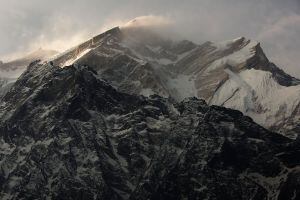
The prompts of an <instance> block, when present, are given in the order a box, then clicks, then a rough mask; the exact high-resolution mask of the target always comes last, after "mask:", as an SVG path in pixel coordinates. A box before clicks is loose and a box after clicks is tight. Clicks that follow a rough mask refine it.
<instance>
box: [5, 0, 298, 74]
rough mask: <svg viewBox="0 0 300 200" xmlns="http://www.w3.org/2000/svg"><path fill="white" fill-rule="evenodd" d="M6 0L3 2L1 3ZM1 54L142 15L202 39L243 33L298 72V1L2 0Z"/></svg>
mask: <svg viewBox="0 0 300 200" xmlns="http://www.w3.org/2000/svg"><path fill="white" fill-rule="evenodd" d="M1 1H2V2H1ZM0 2H1V7H0V44H1V47H0V58H5V57H6V58H9V57H8V55H10V57H11V56H16V53H24V52H27V51H29V50H33V49H35V48H39V47H44V48H52V49H57V50H60V51H62V50H63V49H65V48H68V47H71V46H72V45H75V44H77V43H79V42H81V41H83V40H85V39H87V38H89V37H90V36H91V35H95V34H98V33H99V32H101V31H103V30H105V29H108V28H110V27H112V26H116V25H122V24H124V23H125V22H127V21H129V20H131V19H133V18H135V17H137V16H144V15H155V16H160V17H164V18H166V19H169V20H171V21H172V22H174V26H173V29H172V30H173V32H175V33H176V34H178V35H181V37H182V38H186V39H191V40H193V41H195V42H198V43H201V42H205V41H207V40H211V41H221V40H227V39H231V38H235V37H238V36H245V37H247V38H251V39H254V40H258V41H260V42H261V43H262V46H263V48H264V50H265V52H266V54H267V55H268V57H269V58H270V59H271V60H272V61H274V62H275V63H276V64H278V65H279V66H281V67H283V68H284V69H285V70H286V71H287V72H289V73H291V74H292V75H294V76H297V77H300V70H299V64H298V63H299V58H300V46H299V45H300V40H299V39H298V37H299V35H300V3H299V0H285V1H282V0H188V1H182V0H151V1H148V0H118V1H117V0H115V1H102V0H86V1H83V0H64V1H62V0H52V1H46V0H26V1H20V0H10V1H6V0H0Z"/></svg>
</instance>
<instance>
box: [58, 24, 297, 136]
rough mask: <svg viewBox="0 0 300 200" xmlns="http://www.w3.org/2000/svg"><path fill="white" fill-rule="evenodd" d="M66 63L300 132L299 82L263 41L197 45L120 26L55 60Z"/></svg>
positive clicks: (121, 84) (135, 87)
mask: <svg viewBox="0 0 300 200" xmlns="http://www.w3.org/2000/svg"><path fill="white" fill-rule="evenodd" d="M66 64H68V65H71V64H75V65H78V64H79V65H88V66H90V67H92V68H93V69H94V70H96V71H97V72H98V74H99V75H100V76H101V77H102V78H104V79H106V80H108V81H110V82H111V83H112V85H113V86H114V87H116V88H118V89H120V90H121V91H123V92H126V93H130V94H143V95H150V94H159V95H161V96H164V97H171V98H173V99H174V100H176V101H181V100H183V99H184V98H187V97H193V96H196V97H198V98H202V99H205V100H206V101H207V102H209V103H210V104H217V105H224V106H226V107H229V108H235V109H239V110H241V111H243V112H244V113H245V114H247V115H250V116H251V117H253V119H254V120H255V121H256V122H258V123H260V124H261V125H263V126H265V127H267V128H271V129H272V130H276V131H280V132H281V133H282V134H285V135H289V136H291V137H296V135H297V134H298V133H299V132H300V130H299V128H297V127H298V119H299V116H300V114H299V113H300V110H299V109H300V99H299V98H298V97H299V95H298V91H299V83H300V81H299V80H297V79H296V78H293V77H291V76H290V75H288V74H286V73H285V72H284V71H282V70H281V69H279V68H278V67H277V66H276V65H274V64H273V63H271V62H270V61H269V60H268V58H267V57H266V56H265V54H264V52H263V50H262V49H261V47H260V44H259V43H258V42H255V41H251V40H248V39H246V38H244V37H240V38H237V39H234V40H229V41H225V42H221V43H213V42H206V43H204V44H201V45H197V44H194V43H192V42H189V41H186V40H184V41H172V40H170V39H168V38H163V37H160V36H159V35H157V34H156V33H153V32H151V30H150V31H145V30H139V29H138V28H136V27H135V28H134V29H130V28H126V27H125V28H121V29H120V28H118V27H117V28H114V29H112V30H109V31H107V32H105V33H103V34H100V35H98V36H96V37H94V38H92V39H90V40H89V41H87V42H85V43H83V44H80V45H79V46H77V47H74V48H73V49H71V50H69V51H67V52H66V53H64V54H61V55H60V56H58V57H57V58H56V59H54V65H59V66H61V67H63V66H65V65H66ZM252 76H253V77H252ZM250 79H251V80H253V81H252V82H251V81H249V80H250ZM271 90H274V91H273V92H270V91H271ZM265 91H267V93H264V92H265ZM245 93H247V94H248V95H246V94H245ZM260 94H261V95H260ZM257 95H258V96H257ZM259 95H260V96H259ZM276 95H284V96H286V95H288V98H276V99H274V97H275V96H276ZM271 101H272V102H271Z"/></svg>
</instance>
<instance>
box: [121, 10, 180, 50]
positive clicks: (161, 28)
mask: <svg viewBox="0 0 300 200" xmlns="http://www.w3.org/2000/svg"><path fill="white" fill-rule="evenodd" d="M120 28H121V30H122V31H123V33H124V34H126V35H127V36H130V37H132V38H135V39H136V40H139V41H144V42H146V43H151V44H152V45H153V44H157V43H162V42H163V41H166V40H177V39H179V36H178V35H177V34H176V33H175V31H172V30H174V22H173V21H172V20H171V19H170V18H168V17H163V16H154V15H147V16H140V17H137V18H135V19H133V20H131V21H129V22H127V23H126V24H124V25H123V26H120Z"/></svg>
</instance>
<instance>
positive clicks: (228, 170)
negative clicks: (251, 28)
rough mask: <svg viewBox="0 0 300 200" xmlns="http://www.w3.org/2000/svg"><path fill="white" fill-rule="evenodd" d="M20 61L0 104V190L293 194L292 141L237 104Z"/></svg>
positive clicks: (159, 195)
mask: <svg viewBox="0 0 300 200" xmlns="http://www.w3.org/2000/svg"><path fill="white" fill-rule="evenodd" d="M99 77H100V76H99V74H97V72H96V71H95V70H94V69H92V68H90V67H86V66H81V65H77V66H69V67H65V68H60V67H56V66H52V65H50V64H44V65H41V64H32V65H30V66H29V67H28V69H27V71H25V72H24V73H23V74H22V76H21V77H20V78H19V79H18V81H17V82H16V83H15V84H14V85H13V87H12V88H11V90H10V91H9V92H8V93H7V94H6V95H5V96H4V98H3V99H2V101H1V104H0V137H1V140H0V141H1V144H0V158H1V160H0V169H1V170H0V189H1V193H0V197H1V199H138V200H141V199H153V200H154V199H155V200H156V199H231V200H232V199H239V200H240V199H245V200H246V199H247V200H248V199H282V200H286V199H298V198H299V192H300V190H299V188H300V187H299V185H300V181H299V180H300V168H299V161H300V160H299V158H300V154H299V152H300V149H299V144H298V141H297V140H296V141H295V140H291V139H288V138H285V137H284V136H281V135H278V134H276V133H273V132H270V131H268V130H266V129H264V128H263V127H261V126H259V125H257V124H255V123H254V122H253V120H252V119H251V118H249V117H246V116H244V115H243V114H242V113H241V112H239V111H236V110H231V109H227V108H223V107H218V106H209V105H207V104H206V103H205V101H203V100H199V99H196V98H189V99H186V100H184V101H182V102H180V103H175V102H174V101H173V103H172V102H171V100H170V99H165V98H162V97H160V96H157V95H153V96H150V97H149V98H147V97H143V96H137V95H131V94H126V93H122V92H119V91H117V90H116V89H115V88H113V87H112V86H110V85H109V84H108V83H107V82H105V81H104V80H103V79H101V78H99Z"/></svg>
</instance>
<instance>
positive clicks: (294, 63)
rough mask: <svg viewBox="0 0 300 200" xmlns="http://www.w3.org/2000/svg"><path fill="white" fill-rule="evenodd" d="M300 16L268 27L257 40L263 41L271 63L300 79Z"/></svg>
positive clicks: (279, 20) (280, 20) (288, 17)
mask: <svg viewBox="0 0 300 200" xmlns="http://www.w3.org/2000/svg"><path fill="white" fill-rule="evenodd" d="M299 35H300V15H298V14H295V13H293V14H291V15H288V16H284V17H282V18H280V19H278V20H277V21H275V22H273V23H271V24H269V25H266V26H265V27H264V29H263V30H262V31H261V32H260V33H259V35H258V36H257V39H258V40H259V41H263V47H264V46H265V47H266V48H264V49H265V52H266V53H267V55H268V57H269V58H270V60H271V61H273V62H275V63H276V64H278V65H279V66H280V67H284V68H285V70H286V71H287V72H288V73H290V74H293V75H294V76H297V77H300V70H299V69H300V64H298V63H299V58H300V49H299V48H300V40H299V39H297V38H298V37H299Z"/></svg>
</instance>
